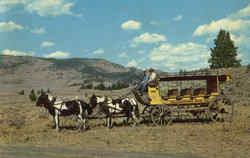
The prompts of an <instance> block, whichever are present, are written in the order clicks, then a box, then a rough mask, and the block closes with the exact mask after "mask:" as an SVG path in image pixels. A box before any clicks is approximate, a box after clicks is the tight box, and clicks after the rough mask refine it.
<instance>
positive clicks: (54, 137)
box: [0, 93, 250, 158]
mask: <svg viewBox="0 0 250 158" xmlns="http://www.w3.org/2000/svg"><path fill="white" fill-rule="evenodd" d="M0 105H1V106H0V107H1V108H0V124H1V128H0V146H1V147H0V154H1V153H2V154H3V153H5V151H6V150H4V148H5V149H6V148H8V147H13V146H14V147H31V146H32V147H42V148H62V149H68V150H76V151H92V152H93V151H96V152H120V153H128V152H132V153H157V154H173V155H189V156H190V155H191V156H192V157H204V158H249V155H250V104H248V105H246V104H244V105H241V104H236V105H235V113H234V117H233V120H232V122H230V118H229V119H228V120H226V121H225V122H223V123H222V122H215V123H213V122H209V123H207V122H200V121H198V122H197V121H191V122H189V121H188V122H175V123H173V124H172V125H171V126H167V127H165V126H164V127H160V126H153V125H152V124H140V125H138V126H137V127H131V126H123V125H122V124H121V122H122V120H121V119H116V120H115V121H116V125H115V126H114V127H113V128H112V129H108V128H106V127H104V126H103V120H90V121H89V125H90V128H89V130H87V131H85V132H79V131H78V130H76V129H75V127H76V125H77V124H76V122H75V121H74V118H71V117H67V118H63V119H62V122H61V126H62V129H61V131H60V132H56V131H55V129H53V127H52V119H51V118H50V117H49V116H48V114H47V113H46V112H45V111H44V110H43V109H41V108H38V107H36V106H35V104H34V103H32V102H30V101H29V100H28V96H26V95H18V94H15V93H5V94H4V93H1V94H0ZM79 157H80V156H79ZM90 157H94V156H93V155H92V156H91V155H90ZM108 157H112V155H109V156H108Z"/></svg>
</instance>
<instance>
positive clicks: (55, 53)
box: [44, 51, 70, 58]
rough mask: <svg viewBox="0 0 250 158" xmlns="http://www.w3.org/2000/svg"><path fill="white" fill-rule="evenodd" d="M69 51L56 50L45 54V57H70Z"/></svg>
mask: <svg viewBox="0 0 250 158" xmlns="http://www.w3.org/2000/svg"><path fill="white" fill-rule="evenodd" d="M69 55H70V54H69V53H68V52H62V51H56V52H53V53H50V54H46V55H44V57H46V58H66V57H69Z"/></svg>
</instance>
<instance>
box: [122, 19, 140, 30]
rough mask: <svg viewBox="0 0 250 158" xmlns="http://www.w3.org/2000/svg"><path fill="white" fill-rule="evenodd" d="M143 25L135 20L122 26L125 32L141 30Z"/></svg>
mask: <svg viewBox="0 0 250 158" xmlns="http://www.w3.org/2000/svg"><path fill="white" fill-rule="evenodd" d="M141 25H142V24H141V23H140V22H138V21H134V20H129V21H127V22H124V23H123V24H122V25H121V28H122V29H123V30H139V29H140V28H141Z"/></svg>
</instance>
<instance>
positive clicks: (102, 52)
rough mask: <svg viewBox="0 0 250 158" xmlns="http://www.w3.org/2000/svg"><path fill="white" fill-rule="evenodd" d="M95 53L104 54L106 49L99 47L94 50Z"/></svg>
mask: <svg viewBox="0 0 250 158" xmlns="http://www.w3.org/2000/svg"><path fill="white" fill-rule="evenodd" d="M93 54H104V50H103V49H97V50H95V51H93Z"/></svg>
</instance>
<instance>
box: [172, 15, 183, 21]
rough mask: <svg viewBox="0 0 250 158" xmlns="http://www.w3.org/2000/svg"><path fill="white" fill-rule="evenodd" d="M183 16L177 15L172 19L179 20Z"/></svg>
mask: <svg viewBox="0 0 250 158" xmlns="http://www.w3.org/2000/svg"><path fill="white" fill-rule="evenodd" d="M182 18H183V16H182V15H177V16H176V17H174V18H173V20H174V21H180V20H181V19H182Z"/></svg>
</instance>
